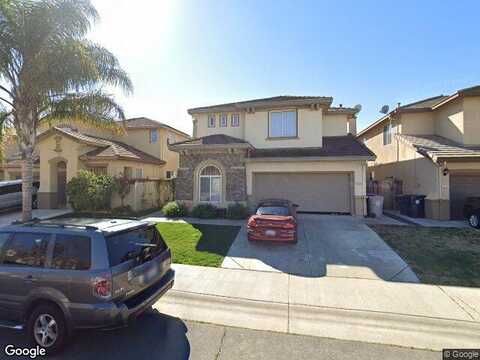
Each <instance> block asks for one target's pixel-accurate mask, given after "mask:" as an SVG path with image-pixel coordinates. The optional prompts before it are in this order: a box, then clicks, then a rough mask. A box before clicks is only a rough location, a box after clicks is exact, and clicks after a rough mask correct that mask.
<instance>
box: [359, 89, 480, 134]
mask: <svg viewBox="0 0 480 360" xmlns="http://www.w3.org/2000/svg"><path fill="white" fill-rule="evenodd" d="M460 96H480V85H479V86H472V87H469V88H464V89H460V90H458V91H456V92H455V93H454V94H452V95H438V96H433V97H430V98H427V99H422V100H419V101H415V102H412V103H409V104H406V105H402V106H399V107H397V108H396V109H394V110H392V111H390V112H389V113H388V114H386V115H385V116H383V117H381V118H380V119H378V120H377V121H375V122H373V123H372V124H370V125H369V126H367V127H366V128H365V129H363V130H362V131H360V132H359V133H358V134H357V136H362V135H363V134H365V133H366V132H367V131H369V130H371V129H373V128H374V127H376V126H378V125H380V124H381V123H383V122H384V121H385V120H387V119H388V118H389V117H390V116H391V115H393V114H395V113H402V112H421V111H433V110H435V109H438V108H439V107H440V106H443V105H445V104H447V103H449V102H450V101H452V100H455V99H456V98H458V97H460Z"/></svg>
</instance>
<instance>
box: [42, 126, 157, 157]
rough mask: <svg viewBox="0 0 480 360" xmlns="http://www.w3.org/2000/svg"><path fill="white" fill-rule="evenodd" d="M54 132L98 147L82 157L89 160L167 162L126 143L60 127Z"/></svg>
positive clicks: (54, 129) (43, 134) (55, 128)
mask: <svg viewBox="0 0 480 360" xmlns="http://www.w3.org/2000/svg"><path fill="white" fill-rule="evenodd" d="M52 130H53V131H56V132H60V133H62V134H64V135H66V136H69V137H71V138H74V139H76V140H78V141H81V142H83V143H87V144H89V145H93V146H97V147H98V149H94V150H92V151H89V152H87V153H85V154H83V155H82V156H81V157H82V158H84V159H88V160H97V159H98V160H103V159H122V160H129V161H137V162H142V163H148V164H157V165H163V164H165V161H163V160H161V159H159V158H157V157H155V156H152V155H150V154H147V153H146V152H143V151H141V150H139V149H137V148H135V147H133V146H131V145H127V144H125V143H122V142H119V141H114V140H108V139H103V138H99V137H96V136H92V135H87V134H83V133H80V132H78V131H75V130H72V129H69V128H60V127H53V128H52ZM47 133H48V131H47V132H45V133H42V135H40V136H46V135H47Z"/></svg>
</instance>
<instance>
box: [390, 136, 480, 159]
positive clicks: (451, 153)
mask: <svg viewBox="0 0 480 360" xmlns="http://www.w3.org/2000/svg"><path fill="white" fill-rule="evenodd" d="M396 136H397V137H398V139H400V140H403V141H405V142H407V143H409V144H410V145H412V146H413V147H415V149H416V150H417V151H418V152H419V153H420V154H422V155H424V156H426V157H429V158H430V159H432V160H433V161H435V162H436V161H437V160H439V159H447V158H448V159H454V158H462V159H463V158H480V147H478V146H477V147H475V146H465V145H461V144H458V143H456V142H454V141H452V140H449V139H447V138H444V137H442V136H438V135H404V134H397V135H396Z"/></svg>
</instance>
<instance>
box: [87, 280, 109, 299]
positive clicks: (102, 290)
mask: <svg viewBox="0 0 480 360" xmlns="http://www.w3.org/2000/svg"><path fill="white" fill-rule="evenodd" d="M92 287H93V295H94V296H96V297H98V298H100V299H109V298H110V297H111V296H112V278H111V276H109V275H101V276H97V277H96V278H94V279H93V281H92Z"/></svg>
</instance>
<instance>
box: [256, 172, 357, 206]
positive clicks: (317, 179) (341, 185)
mask: <svg viewBox="0 0 480 360" xmlns="http://www.w3.org/2000/svg"><path fill="white" fill-rule="evenodd" d="M253 197H254V199H255V200H256V201H257V202H258V201H259V200H262V199H267V198H280V199H288V200H290V201H293V202H294V203H296V204H298V205H300V207H299V209H298V211H311V212H338V213H350V212H351V210H350V209H351V207H350V203H351V191H350V176H349V174H331V173H328V174H327V173H254V174H253Z"/></svg>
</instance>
